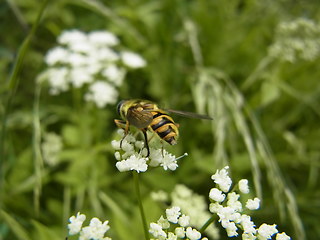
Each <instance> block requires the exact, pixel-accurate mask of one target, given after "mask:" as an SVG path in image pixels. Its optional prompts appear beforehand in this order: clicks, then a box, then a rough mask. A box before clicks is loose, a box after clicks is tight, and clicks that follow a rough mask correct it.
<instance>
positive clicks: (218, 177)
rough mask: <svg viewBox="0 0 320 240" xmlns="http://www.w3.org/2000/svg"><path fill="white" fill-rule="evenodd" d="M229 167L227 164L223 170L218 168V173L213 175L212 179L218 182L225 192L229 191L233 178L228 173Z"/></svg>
mask: <svg viewBox="0 0 320 240" xmlns="http://www.w3.org/2000/svg"><path fill="white" fill-rule="evenodd" d="M228 168H229V167H228V166H226V167H224V168H223V169H221V170H217V171H216V173H215V174H213V175H212V176H211V179H212V180H213V181H214V182H215V183H216V184H218V185H219V187H220V189H221V190H222V191H224V192H228V191H229V189H230V187H231V184H232V180H231V178H230V177H229V175H228V171H227V169H228Z"/></svg>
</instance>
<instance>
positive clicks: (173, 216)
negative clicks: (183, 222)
mask: <svg viewBox="0 0 320 240" xmlns="http://www.w3.org/2000/svg"><path fill="white" fill-rule="evenodd" d="M166 215H167V219H168V221H169V222H172V223H177V222H178V218H179V216H180V215H181V212H180V207H176V206H174V207H172V208H168V209H166Z"/></svg>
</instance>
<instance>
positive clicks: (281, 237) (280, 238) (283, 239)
mask: <svg viewBox="0 0 320 240" xmlns="http://www.w3.org/2000/svg"><path fill="white" fill-rule="evenodd" d="M290 239H291V237H289V236H288V235H287V234H286V233H284V232H283V233H278V234H277V236H276V240H290Z"/></svg>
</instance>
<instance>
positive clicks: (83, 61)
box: [67, 52, 88, 70]
mask: <svg viewBox="0 0 320 240" xmlns="http://www.w3.org/2000/svg"><path fill="white" fill-rule="evenodd" d="M67 62H68V64H70V65H71V66H72V67H78V68H79V67H81V68H84V67H85V66H86V65H87V62H88V58H87V57H86V56H85V55H83V54H81V53H75V52H74V53H70V54H69V55H68V59H67ZM80 70H81V69H80Z"/></svg>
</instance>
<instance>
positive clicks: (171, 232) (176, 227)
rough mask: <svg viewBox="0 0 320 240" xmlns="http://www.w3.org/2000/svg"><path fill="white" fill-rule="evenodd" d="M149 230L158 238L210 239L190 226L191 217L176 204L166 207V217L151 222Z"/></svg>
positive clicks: (166, 239)
mask: <svg viewBox="0 0 320 240" xmlns="http://www.w3.org/2000/svg"><path fill="white" fill-rule="evenodd" d="M149 232H150V233H151V234H152V236H153V237H154V238H155V239H158V240H177V239H178V238H180V239H181V238H187V239H189V240H198V239H202V240H208V239H207V238H201V233H200V232H199V231H197V230H196V229H195V228H192V227H190V217H189V216H187V215H185V214H182V213H181V210H180V207H176V206H173V207H171V208H168V209H166V218H164V217H163V216H161V217H160V219H159V220H158V221H157V223H154V222H153V223H150V229H149Z"/></svg>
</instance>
